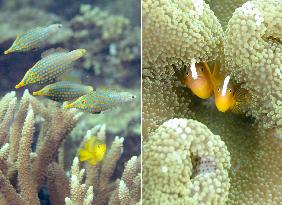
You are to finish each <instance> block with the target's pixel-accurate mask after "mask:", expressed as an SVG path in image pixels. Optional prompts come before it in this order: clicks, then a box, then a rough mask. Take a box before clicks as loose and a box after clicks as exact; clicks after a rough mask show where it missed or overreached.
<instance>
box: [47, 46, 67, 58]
mask: <svg viewBox="0 0 282 205" xmlns="http://www.w3.org/2000/svg"><path fill="white" fill-rule="evenodd" d="M67 52H69V51H68V50H67V49H64V48H60V47H59V48H50V49H48V50H47V51H44V52H43V53H41V58H46V57H47V56H50V55H53V54H57V53H67Z"/></svg>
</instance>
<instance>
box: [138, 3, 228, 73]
mask: <svg viewBox="0 0 282 205" xmlns="http://www.w3.org/2000/svg"><path fill="white" fill-rule="evenodd" d="M142 2H143V3H142V8H143V10H142V20H143V22H142V28H143V29H142V36H143V37H142V38H143V40H142V45H143V53H142V63H143V69H144V74H145V75H150V74H151V75H156V77H162V76H163V77H165V76H167V75H168V74H170V75H173V73H174V72H173V69H172V68H171V67H170V65H171V64H179V63H181V62H184V63H190V62H191V60H192V59H193V58H194V59H195V60H196V61H209V60H214V59H215V58H216V57H217V56H218V55H219V53H220V45H221V41H222V37H223V31H222V28H221V26H220V24H219V21H218V20H217V18H216V16H215V15H214V14H213V12H212V11H211V10H210V8H209V6H208V5H207V4H206V3H204V1H192V0H189V1H170V0H166V1H160V0H158V1H153V0H143V1H142ZM152 73H153V74H152Z"/></svg>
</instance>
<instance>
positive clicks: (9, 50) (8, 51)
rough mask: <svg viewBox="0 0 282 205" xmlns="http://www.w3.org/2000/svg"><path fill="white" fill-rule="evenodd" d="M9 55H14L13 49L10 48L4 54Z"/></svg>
mask: <svg viewBox="0 0 282 205" xmlns="http://www.w3.org/2000/svg"><path fill="white" fill-rule="evenodd" d="M9 53H12V49H11V48H9V49H7V50H5V51H4V54H5V55H7V54H9Z"/></svg>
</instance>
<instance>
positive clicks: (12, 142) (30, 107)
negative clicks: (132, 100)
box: [0, 91, 140, 205]
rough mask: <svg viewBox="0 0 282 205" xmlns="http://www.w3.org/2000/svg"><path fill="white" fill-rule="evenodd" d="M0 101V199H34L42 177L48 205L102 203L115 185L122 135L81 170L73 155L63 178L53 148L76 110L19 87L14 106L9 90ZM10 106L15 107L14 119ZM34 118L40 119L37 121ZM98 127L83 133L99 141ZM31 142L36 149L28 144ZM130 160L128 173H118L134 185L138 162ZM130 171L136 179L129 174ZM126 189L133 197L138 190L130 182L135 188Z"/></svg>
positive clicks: (16, 204)
mask: <svg viewBox="0 0 282 205" xmlns="http://www.w3.org/2000/svg"><path fill="white" fill-rule="evenodd" d="M10 102H12V103H10ZM0 104H1V105H3V106H2V107H1V108H2V111H3V113H4V114H3V116H2V120H1V123H0V127H5V128H7V129H10V132H8V134H7V135H1V141H2V142H3V143H4V144H3V145H2V147H1V149H0V185H1V186H0V198H1V204H3V205H4V204H13V205H27V204H29V205H36V204H40V202H39V198H38V192H39V191H40V190H41V189H42V188H43V187H44V186H45V185H46V182H47V185H48V186H47V187H48V193H49V195H50V200H51V202H52V204H54V205H56V204H64V203H66V204H76V205H80V204H81V205H91V204H95V205H98V204H107V203H108V201H109V199H110V197H111V195H112V194H113V193H114V190H115V189H118V184H119V180H116V181H113V180H111V176H112V174H113V172H114V169H115V167H116V164H117V161H118V160H119V158H120V155H121V153H122V151H123V138H119V137H116V138H115V140H114V141H113V143H112V145H111V146H110V148H108V149H109V152H108V153H107V154H106V157H105V160H104V161H103V162H102V163H100V164H98V165H96V166H95V167H91V166H86V168H85V169H80V168H79V161H78V159H77V158H75V159H74V161H73V166H72V168H71V176H70V179H69V177H68V176H67V175H66V173H65V171H64V169H63V167H62V166H61V165H59V163H63V159H64V157H63V156H62V152H60V153H59V152H58V150H59V148H60V147H62V146H61V145H62V143H63V141H64V139H65V138H66V137H67V136H68V135H69V132H70V131H71V130H72V128H73V127H74V126H75V124H76V122H77V120H78V116H79V115H78V114H77V113H76V111H74V110H62V109H60V108H59V107H57V105H56V104H54V103H49V104H48V105H47V107H46V106H45V105H44V104H43V103H41V102H40V101H38V100H37V99H36V98H34V97H33V96H31V95H30V94H29V93H28V91H25V93H24V95H23V97H22V99H21V102H20V105H19V108H18V109H15V107H16V106H15V105H16V104H17V99H16V97H15V93H14V92H11V93H8V94H7V95H6V96H5V97H3V98H2V100H1V101H0ZM12 110H14V111H15V116H16V117H15V119H14V120H13V117H14V113H13V112H12ZM38 118H40V119H41V120H39V121H38ZM42 119H43V120H42ZM12 121H13V122H12ZM7 122H10V124H9V126H8V125H6V124H7ZM37 123H41V129H40V131H39V132H38V131H37V135H35V136H34V130H35V127H38V124H37ZM98 128H99V129H93V130H95V133H93V132H92V133H89V134H96V135H97V137H98V138H99V139H101V140H105V126H102V127H101V126H98ZM1 133H2V132H1ZM35 142H37V143H36V148H34V146H33V144H35ZM15 148H16V149H15ZM58 155H59V156H58ZM57 158H58V159H57ZM134 159H135V158H133V160H131V161H129V163H128V164H129V165H128V166H127V167H126V169H125V173H124V175H125V176H128V177H127V178H126V177H125V179H123V178H122V181H125V182H128V181H130V179H129V177H132V180H135V181H134V183H135V185H137V186H138V185H140V181H136V180H138V179H140V163H138V164H136V163H133V161H134ZM135 161H136V160H135ZM131 169H132V172H131V171H130V170H131ZM138 174H139V175H138ZM135 175H138V176H139V178H138V177H137V178H133V177H135ZM126 180H128V181H126ZM128 186H130V185H128ZM130 191H132V195H134V194H136V196H139V194H140V186H139V192H138V187H135V191H136V192H134V190H130ZM116 192H117V191H115V193H116ZM93 194H95V197H94V195H93ZM119 194H120V198H123V197H125V198H126V197H127V196H128V193H127V192H123V193H120V192H119ZM134 196H135V195H134ZM139 199H140V197H139ZM130 200H132V199H130ZM121 204H122V203H121ZM125 204H128V203H127V202H126V203H125Z"/></svg>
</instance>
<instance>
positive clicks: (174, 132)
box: [143, 119, 230, 205]
mask: <svg viewBox="0 0 282 205" xmlns="http://www.w3.org/2000/svg"><path fill="white" fill-rule="evenodd" d="M229 168H230V155H229V152H228V150H227V147H226V146H225V144H224V142H223V141H222V140H221V138H220V136H219V135H214V134H213V133H211V131H210V130H209V129H208V128H207V127H206V126H205V125H203V124H202V123H200V122H198V121H195V120H187V119H171V120H168V121H166V122H165V123H163V125H161V126H160V127H159V128H158V129H157V130H156V132H154V133H153V134H151V136H149V138H148V140H146V141H145V142H144V148H143V202H144V204H145V205H146V204H164V205H165V204H170V205H174V204H175V205H176V204H192V205H194V204H195V205H196V204H197V205H198V204H206V205H207V204H225V202H226V200H227V197H228V190H229V186H230V184H229V177H228V169H229Z"/></svg>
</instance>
